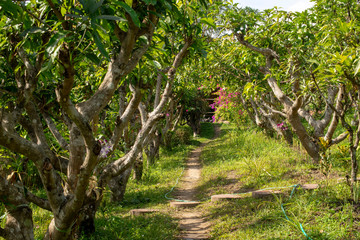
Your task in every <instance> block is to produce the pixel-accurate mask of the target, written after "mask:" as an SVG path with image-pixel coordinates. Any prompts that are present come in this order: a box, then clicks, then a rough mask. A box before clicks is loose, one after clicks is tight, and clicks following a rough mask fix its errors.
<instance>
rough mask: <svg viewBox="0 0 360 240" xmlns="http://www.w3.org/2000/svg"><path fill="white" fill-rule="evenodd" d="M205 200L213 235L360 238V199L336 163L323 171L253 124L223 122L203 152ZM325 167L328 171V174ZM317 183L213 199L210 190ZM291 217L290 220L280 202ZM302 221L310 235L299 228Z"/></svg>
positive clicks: (204, 210) (202, 194)
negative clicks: (253, 195) (352, 197)
mask: <svg viewBox="0 0 360 240" xmlns="http://www.w3.org/2000/svg"><path fill="white" fill-rule="evenodd" d="M202 161H203V165H204V168H203V172H202V183H201V185H200V186H199V190H200V195H199V197H200V198H201V199H203V200H204V201H206V203H205V204H203V205H202V206H201V208H202V210H203V212H204V215H205V216H206V218H207V219H208V220H209V221H211V222H212V224H213V227H212V230H211V235H212V239H310V238H311V239H359V238H360V233H359V229H360V225H359V222H358V220H359V217H360V215H359V209H360V208H359V205H358V204H353V202H352V201H351V200H349V199H350V191H349V187H348V186H347V185H346V184H345V183H344V181H339V180H338V179H339V178H340V177H341V173H339V172H338V171H337V170H336V169H331V170H327V171H324V169H320V168H317V167H315V166H314V165H312V164H311V162H310V160H309V159H308V157H307V156H306V155H304V154H302V153H301V152H300V151H299V150H298V149H295V148H290V147H288V146H287V145H286V144H285V143H282V142H280V141H277V140H274V139H270V138H268V137H266V136H265V135H263V134H262V133H257V132H256V131H255V130H242V131H233V129H232V128H231V126H229V125H224V126H223V127H222V137H221V138H219V139H218V140H216V141H214V142H212V143H211V144H210V145H208V146H206V147H205V149H204V152H203V154H202ZM324 173H326V175H325V174H324ZM304 183H319V184H320V185H321V188H320V189H317V190H311V191H305V190H302V189H298V190H296V191H295V192H294V194H293V195H292V198H291V199H290V192H291V190H292V188H289V189H288V190H286V189H285V190H284V191H283V192H284V193H283V194H282V195H279V196H276V197H275V196H272V197H269V198H266V199H254V198H250V197H246V198H243V199H239V200H235V201H226V202H215V203H212V202H210V201H209V198H210V197H211V195H214V194H221V193H242V192H247V191H251V190H258V189H262V188H266V187H284V186H292V185H294V184H304ZM282 203H283V204H284V205H283V206H284V210H285V212H286V214H287V215H288V217H289V220H286V217H285V215H284V212H283V211H282V210H281V204H282ZM300 223H301V224H302V226H303V229H304V231H305V233H306V234H307V235H308V236H309V238H307V237H305V235H304V233H303V232H302V231H301V229H300Z"/></svg>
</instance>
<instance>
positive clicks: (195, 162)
mask: <svg viewBox="0 0 360 240" xmlns="http://www.w3.org/2000/svg"><path fill="white" fill-rule="evenodd" d="M214 127H215V135H214V138H213V139H215V138H217V137H219V135H220V126H218V125H215V126H214ZM208 143H209V142H206V143H202V144H201V145H200V146H199V147H198V148H196V149H195V150H193V151H192V152H191V153H190V155H189V157H188V158H187V160H186V168H185V172H184V176H183V177H182V179H181V181H180V183H179V187H178V188H177V189H176V191H175V194H174V195H175V197H176V198H177V199H182V200H190V201H196V199H195V196H196V187H197V185H198V181H199V180H200V177H201V168H202V165H201V161H200V155H201V152H202V149H203V147H204V146H205V145H206V144H208ZM176 217H177V218H179V219H180V229H181V234H180V236H179V239H187V240H191V239H208V238H209V235H208V231H209V227H210V224H209V223H208V222H206V221H205V220H204V219H203V218H202V216H201V212H200V211H197V210H196V209H194V208H190V209H186V208H181V209H179V210H178V211H177V216H176Z"/></svg>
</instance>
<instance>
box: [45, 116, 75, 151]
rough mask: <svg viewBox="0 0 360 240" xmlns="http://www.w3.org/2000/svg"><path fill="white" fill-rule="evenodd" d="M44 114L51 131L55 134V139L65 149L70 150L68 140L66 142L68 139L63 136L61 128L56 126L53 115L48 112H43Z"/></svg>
mask: <svg viewBox="0 0 360 240" xmlns="http://www.w3.org/2000/svg"><path fill="white" fill-rule="evenodd" d="M42 115H43V117H44V120H45V122H46V124H47V126H48V128H49V130H50V132H51V133H52V134H53V136H54V137H55V139H56V140H57V141H58V143H59V145H60V147H61V148H63V149H65V150H69V144H68V142H66V140H65V139H64V138H63V136H62V135H61V133H60V132H59V130H58V129H57V128H56V125H55V123H54V121H53V120H52V119H51V117H50V116H49V115H48V114H47V113H46V112H43V113H42Z"/></svg>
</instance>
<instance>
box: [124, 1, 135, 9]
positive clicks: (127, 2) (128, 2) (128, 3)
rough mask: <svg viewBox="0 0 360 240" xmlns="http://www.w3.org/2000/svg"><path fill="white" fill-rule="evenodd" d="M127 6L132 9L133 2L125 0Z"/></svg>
mask: <svg viewBox="0 0 360 240" xmlns="http://www.w3.org/2000/svg"><path fill="white" fill-rule="evenodd" d="M125 2H126V4H127V5H129V6H130V7H132V4H133V0H125Z"/></svg>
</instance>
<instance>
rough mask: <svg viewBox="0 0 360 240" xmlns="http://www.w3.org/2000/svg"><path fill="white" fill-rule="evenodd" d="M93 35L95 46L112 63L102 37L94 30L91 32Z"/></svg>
mask: <svg viewBox="0 0 360 240" xmlns="http://www.w3.org/2000/svg"><path fill="white" fill-rule="evenodd" d="M91 35H92V36H93V38H94V41H95V44H96V46H97V47H98V49H99V51H100V52H101V54H102V55H104V56H105V57H106V59H107V60H109V61H110V57H109V54H108V53H107V51H106V50H105V47H104V44H103V43H102V41H101V38H100V35H99V33H98V32H97V30H92V31H91Z"/></svg>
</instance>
